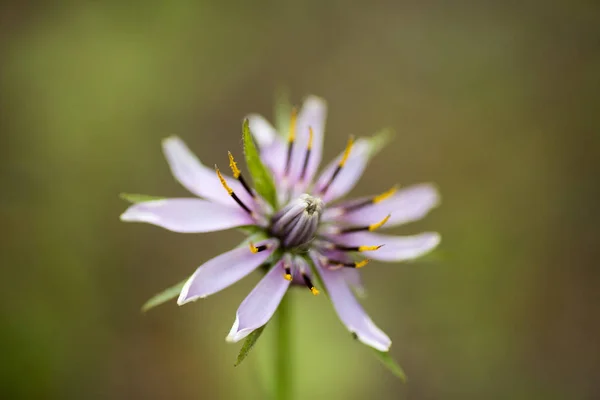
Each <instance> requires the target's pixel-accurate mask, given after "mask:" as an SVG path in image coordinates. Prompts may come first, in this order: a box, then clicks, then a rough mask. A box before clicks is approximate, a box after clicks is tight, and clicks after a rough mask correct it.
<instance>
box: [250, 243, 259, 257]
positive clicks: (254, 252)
mask: <svg viewBox="0 0 600 400" xmlns="http://www.w3.org/2000/svg"><path fill="white" fill-rule="evenodd" d="M250 251H251V252H252V253H253V254H256V253H258V247H256V246H255V245H254V243H252V242H250Z"/></svg>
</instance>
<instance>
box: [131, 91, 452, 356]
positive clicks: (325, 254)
mask: <svg viewBox="0 0 600 400" xmlns="http://www.w3.org/2000/svg"><path fill="white" fill-rule="evenodd" d="M325 116H326V105H325V102H324V101H323V100H321V99H319V98H317V97H314V96H311V97H309V98H308V99H307V100H306V101H305V102H304V105H303V107H302V109H301V110H300V112H299V113H298V114H297V115H296V113H295V112H293V113H292V117H291V121H290V129H289V134H288V137H287V138H285V137H284V136H282V135H280V134H279V133H278V132H277V131H276V130H275V129H274V128H273V127H272V126H271V125H270V124H269V123H268V122H267V121H266V120H265V119H264V118H262V117H260V116H258V115H250V116H249V117H248V120H247V121H248V124H249V128H250V130H251V132H252V134H253V136H254V139H255V141H256V143H257V144H258V147H259V150H260V159H261V161H262V163H263V164H264V165H266V166H267V167H268V170H269V171H270V173H271V174H272V178H273V183H274V188H275V193H276V199H274V201H272V203H273V204H269V202H268V201H267V200H265V198H263V197H262V196H260V195H259V193H258V191H257V190H254V189H252V188H251V187H250V186H249V184H248V182H247V181H246V180H244V177H243V176H242V174H241V172H240V170H239V169H238V167H237V164H236V162H235V160H234V158H233V156H232V155H231V153H229V162H230V167H231V170H232V173H233V177H229V176H225V175H223V174H222V173H221V172H220V171H219V169H218V168H216V171H215V170H213V169H212V168H208V167H206V166H204V165H203V164H202V163H201V162H200V161H199V160H198V159H197V158H196V157H195V156H194V155H193V154H192V153H191V152H190V150H189V149H188V148H187V147H186V145H185V144H184V143H183V142H182V141H181V140H180V139H179V138H176V137H170V138H168V139H166V140H165V141H164V142H163V149H164V152H165V155H166V157H167V160H168V162H169V165H170V167H171V170H172V172H173V175H174V176H175V178H176V179H177V180H178V181H179V182H180V183H181V184H182V185H183V186H185V187H186V188H187V189H188V190H189V191H190V192H192V193H193V194H195V195H197V196H198V197H200V199H199V198H179V199H165V200H154V201H147V202H142V203H138V204H134V205H132V206H131V207H129V209H127V211H125V213H123V215H122V216H121V219H122V220H123V221H135V222H147V223H150V224H154V225H158V226H161V227H163V228H166V229H169V230H171V231H175V232H184V233H195V232H212V231H218V230H223V229H229V228H234V227H248V226H252V227H254V228H253V229H254V230H255V231H256V232H261V233H262V234H263V235H262V240H259V241H256V242H249V244H248V243H247V244H246V245H243V246H240V247H237V248H235V249H233V250H231V251H229V252H226V253H224V254H221V255H219V256H217V257H215V258H213V259H211V260H209V261H207V262H206V263H204V264H203V265H202V266H200V267H199V268H198V269H197V270H196V272H194V274H193V275H192V276H191V277H190V278H189V280H188V281H187V282H186V283H185V285H184V287H183V289H182V290H181V293H180V295H179V299H178V301H177V302H178V304H180V305H182V304H185V303H187V302H190V301H193V300H196V299H199V298H204V297H206V296H208V295H211V294H213V293H216V292H218V291H220V290H222V289H225V288H226V287H228V286H230V285H232V284H234V283H235V282H237V281H238V280H240V279H242V278H243V277H245V276H246V275H248V274H250V273H251V272H252V271H254V270H256V269H257V268H259V267H260V266H261V265H264V263H269V265H272V267H271V268H270V269H269V270H268V272H267V273H266V274H265V275H264V277H263V278H262V280H261V281H260V282H259V283H258V285H256V287H255V288H254V289H253V290H252V292H251V293H250V294H249V295H248V296H247V297H246V299H245V300H244V301H243V302H242V304H241V305H240V307H239V309H238V310H237V314H236V318H235V322H234V324H233V327H232V328H231V331H230V332H229V335H228V336H227V340H229V341H233V342H237V341H239V340H241V339H243V338H245V337H246V336H248V335H249V334H250V333H251V332H253V331H254V330H255V329H258V328H260V327H261V326H263V325H265V324H266V323H267V322H268V321H269V319H270V318H271V317H272V316H273V314H274V313H275V311H276V310H277V307H278V305H279V303H280V301H281V299H282V298H283V296H284V295H285V293H286V291H287V290H288V288H289V287H290V285H291V284H296V285H305V286H307V287H308V289H310V291H311V292H312V293H313V294H315V295H316V294H318V293H319V291H318V289H317V288H316V287H315V286H314V284H313V282H314V281H315V279H314V276H313V274H314V273H315V272H316V273H317V274H318V276H319V277H320V278H321V281H322V282H323V284H324V285H325V288H326V290H327V293H328V295H329V297H330V299H331V302H332V303H333V306H334V308H335V310H336V312H337V314H338V316H339V318H340V319H341V320H342V322H343V323H344V324H345V325H346V327H347V328H348V329H349V330H350V331H351V332H353V334H354V335H355V336H356V337H357V338H358V339H359V340H360V341H361V342H363V343H365V344H367V345H369V346H371V347H373V348H375V349H377V350H379V351H387V350H389V348H390V345H391V340H390V339H389V337H388V336H387V335H386V334H385V333H384V332H383V331H381V330H380V329H379V328H378V327H377V326H376V325H375V324H374V323H373V321H372V320H371V319H370V318H369V316H368V315H367V314H366V313H365V311H364V310H363V308H362V307H361V305H360V304H359V302H358V301H357V299H356V297H355V295H354V293H353V291H354V292H358V293H360V291H362V284H361V280H360V276H359V271H358V269H359V268H361V267H363V266H365V265H366V264H367V263H368V261H369V260H371V259H373V260H378V261H387V262H397V261H405V260H410V259H414V258H416V257H419V256H421V255H423V254H424V253H426V252H428V251H430V250H432V249H433V248H434V247H436V246H437V244H438V243H439V242H440V236H439V234H437V233H434V232H426V233H421V234H418V235H414V236H391V235H384V234H379V233H374V231H376V230H379V229H383V228H390V227H393V226H397V225H400V224H403V223H407V222H411V221H415V220H418V219H420V218H422V217H424V216H425V215H426V214H427V213H428V212H429V210H431V209H432V208H434V207H435V206H437V204H438V202H439V196H438V193H437V191H436V189H435V187H433V186H432V185H430V184H421V185H415V186H411V187H408V188H405V189H403V190H397V189H396V188H395V187H393V188H391V189H389V190H387V191H384V192H383V193H381V194H378V195H374V196H369V197H363V198H359V199H356V200H349V201H343V202H340V201H338V200H339V199H340V198H342V197H343V196H345V195H346V194H347V193H348V192H349V191H350V190H351V189H352V188H353V187H354V186H355V185H356V183H357V182H358V179H359V178H360V177H361V175H362V173H363V171H364V169H365V167H366V165H367V163H368V161H369V158H370V156H371V151H372V146H373V143H372V141H371V140H370V139H367V138H363V139H358V140H356V141H354V140H353V139H352V138H351V139H350V140H349V141H348V145H347V147H346V149H345V150H344V151H343V152H342V153H341V154H340V155H339V156H338V157H337V158H336V159H335V160H333V161H332V162H331V163H330V164H329V165H327V166H326V167H325V169H324V170H323V171H322V172H321V174H319V175H318V176H317V169H318V167H319V164H320V162H321V156H322V149H323V137H324V130H325ZM364 254H368V259H367V258H363V257H362V256H363V255H364ZM311 265H312V267H313V268H311Z"/></svg>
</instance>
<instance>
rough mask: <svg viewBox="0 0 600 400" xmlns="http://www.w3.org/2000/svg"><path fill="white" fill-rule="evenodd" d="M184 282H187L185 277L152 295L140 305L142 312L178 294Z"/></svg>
mask: <svg viewBox="0 0 600 400" xmlns="http://www.w3.org/2000/svg"><path fill="white" fill-rule="evenodd" d="M186 282H187V278H186V279H185V280H183V281H181V282H179V283H177V284H175V285H173V286H171V287H170V288H168V289H165V290H163V291H162V292H160V293H157V294H156V295H154V296H152V298H151V299H150V300H148V301H147V302H146V303H144V305H143V306H142V312H146V311H148V310H149V309H151V308H154V307H156V306H159V305H161V304H162V303H165V302H167V301H169V300H171V299H174V298H175V297H177V296H179V293H180V292H181V289H183V285H185V283H186Z"/></svg>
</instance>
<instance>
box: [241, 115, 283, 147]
mask: <svg viewBox="0 0 600 400" xmlns="http://www.w3.org/2000/svg"><path fill="white" fill-rule="evenodd" d="M247 118H248V127H249V128H250V132H251V133H252V136H254V140H256V144H258V147H259V148H263V147H268V146H270V145H272V144H273V142H274V141H275V140H276V139H277V138H278V136H279V135H278V134H277V130H276V129H275V128H274V127H273V125H271V123H270V122H269V121H267V120H266V119H265V118H264V117H263V116H261V115H258V114H250V115H248V117H247Z"/></svg>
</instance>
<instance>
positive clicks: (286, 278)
mask: <svg viewBox="0 0 600 400" xmlns="http://www.w3.org/2000/svg"><path fill="white" fill-rule="evenodd" d="M283 277H284V279H285V280H286V281H291V280H292V274H285V275H284V276H283Z"/></svg>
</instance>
